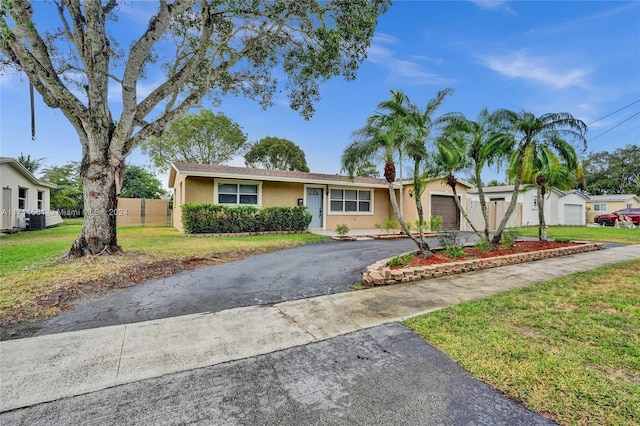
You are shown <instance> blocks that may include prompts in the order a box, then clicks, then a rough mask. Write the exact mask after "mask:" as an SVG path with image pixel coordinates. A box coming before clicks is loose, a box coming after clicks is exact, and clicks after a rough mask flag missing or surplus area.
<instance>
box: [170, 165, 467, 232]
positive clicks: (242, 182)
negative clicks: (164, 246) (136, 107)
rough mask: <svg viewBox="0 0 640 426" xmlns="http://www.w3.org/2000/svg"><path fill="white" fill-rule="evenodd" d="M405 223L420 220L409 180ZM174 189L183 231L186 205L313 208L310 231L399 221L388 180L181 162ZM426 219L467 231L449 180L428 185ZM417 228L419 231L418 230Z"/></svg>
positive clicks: (461, 192) (174, 169)
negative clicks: (438, 219)
mask: <svg viewBox="0 0 640 426" xmlns="http://www.w3.org/2000/svg"><path fill="white" fill-rule="evenodd" d="M394 187H395V191H396V194H397V196H398V199H399V198H400V191H401V190H402V191H403V192H402V205H401V207H402V210H403V215H404V217H405V220H406V221H407V222H411V223H412V224H413V223H414V221H415V220H416V219H417V217H418V215H417V212H416V208H415V200H413V198H412V197H413V192H412V190H411V184H410V182H409V181H405V182H403V183H402V184H401V183H400V182H395V183H394ZM469 187H470V185H468V184H465V183H460V184H459V185H458V188H457V189H456V190H457V191H458V196H459V197H460V199H461V202H462V203H463V205H465V204H466V202H467V200H466V191H467V189H468V188H469ZM169 188H173V195H174V198H173V199H174V201H173V208H174V211H173V226H174V227H175V228H177V229H179V230H182V214H181V206H182V204H185V203H214V204H227V205H251V206H256V207H293V206H307V207H308V208H309V211H310V213H311V215H312V220H311V224H310V226H309V227H310V228H312V229H317V230H334V229H335V228H336V225H338V224H346V225H347V226H348V227H349V228H350V229H352V230H354V231H355V230H358V229H373V228H374V227H375V225H376V223H378V224H382V225H384V223H385V219H386V218H387V217H394V214H393V209H392V207H391V203H390V201H389V190H388V186H387V182H386V180H384V179H377V178H369V177H356V178H354V179H353V180H351V179H349V178H348V177H346V176H341V175H330V174H320V173H305V172H295V171H283V170H266V169H255V168H247V167H232V166H222V165H214V164H192V163H184V162H175V163H173V164H172V165H171V169H170V170H169ZM422 200H423V208H424V212H425V217H426V218H428V217H429V216H430V215H434V216H435V215H441V216H443V218H444V222H445V227H446V228H449V229H466V228H465V224H464V223H463V221H462V220H461V214H460V212H459V211H458V208H457V207H456V206H455V200H453V194H452V192H451V189H450V188H449V187H447V186H446V185H445V182H444V180H443V179H436V180H433V181H430V182H429V183H428V184H427V188H426V190H425V191H424V193H423V196H422ZM414 229H415V227H414Z"/></svg>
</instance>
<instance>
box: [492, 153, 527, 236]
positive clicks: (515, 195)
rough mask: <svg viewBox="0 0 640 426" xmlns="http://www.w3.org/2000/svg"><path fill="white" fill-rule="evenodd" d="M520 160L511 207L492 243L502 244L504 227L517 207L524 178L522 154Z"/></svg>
mask: <svg viewBox="0 0 640 426" xmlns="http://www.w3.org/2000/svg"><path fill="white" fill-rule="evenodd" d="M519 161H520V171H519V172H518V174H517V175H516V180H515V182H514V185H513V194H511V202H510V203H509V207H508V208H507V211H506V212H505V214H504V217H503V218H502V220H501V221H500V225H499V226H498V229H496V233H495V235H494V236H493V239H492V240H491V243H492V244H494V245H497V244H500V240H502V232H503V231H504V228H506V226H507V222H508V221H509V218H511V215H512V214H513V211H514V210H515V209H516V204H517V203H518V192H520V182H521V180H522V178H521V176H520V174H521V173H522V156H520V159H519Z"/></svg>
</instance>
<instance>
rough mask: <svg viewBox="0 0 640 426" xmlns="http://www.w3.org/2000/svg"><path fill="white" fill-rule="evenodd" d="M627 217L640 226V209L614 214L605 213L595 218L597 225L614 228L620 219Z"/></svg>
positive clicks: (619, 211)
mask: <svg viewBox="0 0 640 426" xmlns="http://www.w3.org/2000/svg"><path fill="white" fill-rule="evenodd" d="M622 216H627V217H629V219H630V220H631V222H633V223H634V224H636V225H640V209H635V208H634V209H622V210H616V211H615V212H613V213H603V214H600V215H598V216H596V217H594V218H593V221H594V222H595V223H599V224H600V225H606V226H613V224H615V223H616V219H618V217H622Z"/></svg>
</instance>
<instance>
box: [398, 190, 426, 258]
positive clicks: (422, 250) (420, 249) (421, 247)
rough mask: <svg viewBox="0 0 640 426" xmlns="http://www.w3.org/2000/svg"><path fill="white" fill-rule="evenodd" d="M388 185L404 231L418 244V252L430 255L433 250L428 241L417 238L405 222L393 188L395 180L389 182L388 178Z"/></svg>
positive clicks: (422, 254)
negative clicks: (422, 241) (423, 242)
mask: <svg viewBox="0 0 640 426" xmlns="http://www.w3.org/2000/svg"><path fill="white" fill-rule="evenodd" d="M387 185H388V187H389V199H390V200H391V207H393V213H394V214H395V215H396V218H397V219H398V222H400V227H401V228H402V231H403V232H404V233H405V234H406V235H407V236H408V237H409V238H411V239H412V240H413V242H414V243H416V246H418V252H419V253H420V255H421V256H424V257H430V256H431V250H430V249H429V245H428V244H426V243H425V244H422V243H421V242H420V241H419V240H417V239H416V237H414V236H413V234H412V233H411V231H410V230H409V228H408V227H407V224H406V223H405V221H404V218H403V217H402V214H401V213H400V208H399V207H398V200H397V199H396V191H395V189H394V188H393V182H389V181H388V180H387ZM401 190H402V189H401Z"/></svg>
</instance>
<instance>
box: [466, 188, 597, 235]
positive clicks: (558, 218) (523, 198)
mask: <svg viewBox="0 0 640 426" xmlns="http://www.w3.org/2000/svg"><path fill="white" fill-rule="evenodd" d="M484 193H485V199H486V200H487V201H493V202H496V203H500V202H503V203H509V202H510V201H511V197H512V194H513V185H506V186H494V187H491V186H489V187H486V188H484ZM536 195H537V188H536V187H535V186H533V187H532V186H525V187H521V190H520V191H519V192H518V198H517V202H518V205H519V206H521V218H520V219H519V220H518V222H519V223H511V224H510V226H535V225H538V203H537V197H536ZM468 199H469V202H470V203H477V202H478V201H479V196H478V190H477V189H476V188H474V189H470V190H469V192H468ZM588 199H589V197H587V196H586V195H584V194H582V193H580V192H578V191H568V192H564V191H560V190H559V189H555V188H552V189H551V191H549V192H548V193H547V194H546V195H545V200H544V220H545V223H546V224H547V225H549V226H554V225H555V226H558V225H561V226H562V225H585V224H586V202H587V200H588ZM470 207H471V204H470ZM476 210H477V208H476ZM498 220H499V219H498ZM475 223H476V220H475V219H474V224H475Z"/></svg>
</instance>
